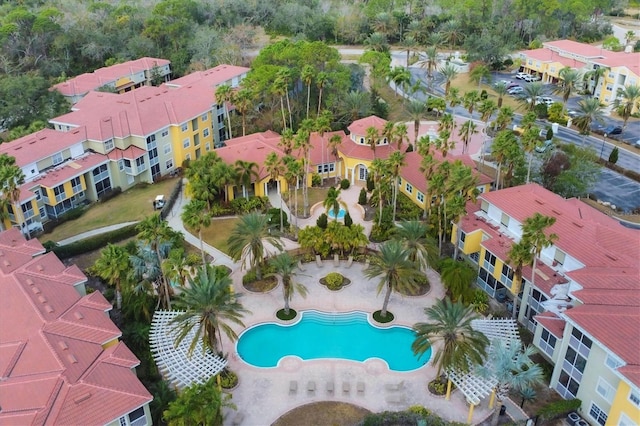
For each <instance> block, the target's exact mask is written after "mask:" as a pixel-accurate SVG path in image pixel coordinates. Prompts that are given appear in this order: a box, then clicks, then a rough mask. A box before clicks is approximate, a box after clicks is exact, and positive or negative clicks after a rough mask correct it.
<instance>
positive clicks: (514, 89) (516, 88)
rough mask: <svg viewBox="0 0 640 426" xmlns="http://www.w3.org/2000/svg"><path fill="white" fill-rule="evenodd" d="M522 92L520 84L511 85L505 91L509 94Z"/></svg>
mask: <svg viewBox="0 0 640 426" xmlns="http://www.w3.org/2000/svg"><path fill="white" fill-rule="evenodd" d="M523 92H524V89H523V88H522V87H520V86H516V87H512V88H511V89H509V90H508V91H507V93H508V94H510V95H519V94H521V93H523Z"/></svg>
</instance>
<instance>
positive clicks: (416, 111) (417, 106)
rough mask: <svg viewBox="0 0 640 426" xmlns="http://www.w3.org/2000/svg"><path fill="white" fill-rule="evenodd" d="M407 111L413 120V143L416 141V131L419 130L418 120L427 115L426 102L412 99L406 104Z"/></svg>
mask: <svg viewBox="0 0 640 426" xmlns="http://www.w3.org/2000/svg"><path fill="white" fill-rule="evenodd" d="M406 110H407V113H409V117H410V118H411V120H412V121H413V143H414V144H415V143H417V142H418V132H419V131H420V121H421V120H422V119H423V118H424V117H425V116H426V115H427V104H425V103H424V102H422V101H418V100H416V99H412V100H411V101H410V102H409V104H407V106H406Z"/></svg>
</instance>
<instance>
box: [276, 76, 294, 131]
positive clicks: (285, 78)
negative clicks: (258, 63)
mask: <svg viewBox="0 0 640 426" xmlns="http://www.w3.org/2000/svg"><path fill="white" fill-rule="evenodd" d="M276 80H282V81H283V82H284V87H285V98H286V100H287V110H288V111H289V126H291V127H293V117H292V115H291V102H290V100H289V83H291V70H290V69H289V68H286V67H283V68H280V69H279V70H278V72H277V73H276Z"/></svg>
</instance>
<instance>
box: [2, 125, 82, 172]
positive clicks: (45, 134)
mask: <svg viewBox="0 0 640 426" xmlns="http://www.w3.org/2000/svg"><path fill="white" fill-rule="evenodd" d="M86 140H87V132H86V129H85V128H84V127H79V128H77V129H73V130H70V131H68V132H59V131H56V130H53V129H42V130H39V131H37V132H35V133H31V134H29V135H27V136H23V137H21V138H18V139H16V140H13V141H11V142H6V143H3V144H0V154H3V153H4V154H7V155H10V156H12V157H14V158H15V159H16V164H18V165H19V166H20V167H24V166H26V165H28V164H31V163H34V162H36V161H38V160H41V159H43V158H47V157H50V156H52V155H53V154H56V153H58V152H61V151H62V150H65V149H68V148H69V147H71V146H72V145H75V144H78V143H82V142H84V141H86Z"/></svg>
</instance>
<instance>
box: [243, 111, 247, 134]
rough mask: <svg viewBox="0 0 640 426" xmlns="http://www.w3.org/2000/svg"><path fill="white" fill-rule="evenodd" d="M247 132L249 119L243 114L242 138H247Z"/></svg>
mask: <svg viewBox="0 0 640 426" xmlns="http://www.w3.org/2000/svg"><path fill="white" fill-rule="evenodd" d="M246 131H247V118H246V117H245V114H242V136H246Z"/></svg>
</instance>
